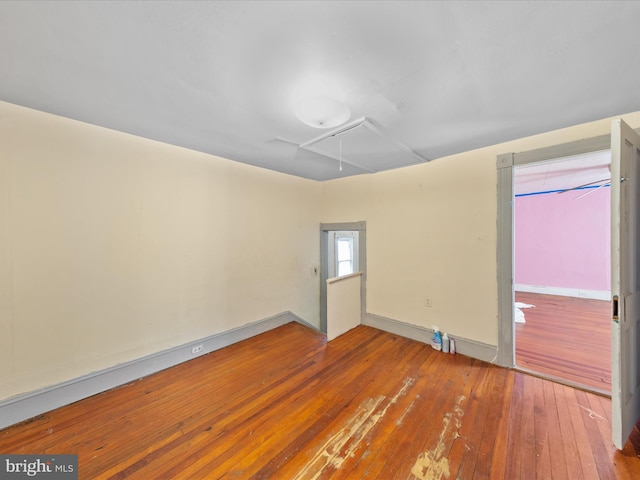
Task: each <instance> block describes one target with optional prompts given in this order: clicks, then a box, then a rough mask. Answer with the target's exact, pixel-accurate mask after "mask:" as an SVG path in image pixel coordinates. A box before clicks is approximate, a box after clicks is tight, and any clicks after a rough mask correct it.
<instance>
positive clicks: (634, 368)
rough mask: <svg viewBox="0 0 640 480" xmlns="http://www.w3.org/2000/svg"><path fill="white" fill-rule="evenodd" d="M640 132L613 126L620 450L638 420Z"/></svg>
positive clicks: (616, 437)
mask: <svg viewBox="0 0 640 480" xmlns="http://www.w3.org/2000/svg"><path fill="white" fill-rule="evenodd" d="M639 149H640V136H639V135H638V134H637V133H635V132H634V131H633V130H632V129H631V128H630V127H629V126H628V125H627V124H626V123H624V122H623V121H622V120H620V119H617V120H614V121H613V123H612V126H611V295H612V297H613V300H612V323H611V336H612V356H613V358H612V371H611V374H612V379H611V380H612V385H611V387H612V388H611V406H612V430H613V443H614V445H615V446H616V448H618V449H620V450H622V448H623V447H624V444H625V442H626V441H627V439H628V438H629V435H630V434H631V431H632V429H633V427H634V426H635V424H636V421H637V420H638V419H639V418H640V351H639V350H638V349H639V347H640V338H639V337H640V220H639V218H638V217H639V211H640V151H639Z"/></svg>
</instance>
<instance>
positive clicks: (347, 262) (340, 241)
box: [336, 237, 353, 277]
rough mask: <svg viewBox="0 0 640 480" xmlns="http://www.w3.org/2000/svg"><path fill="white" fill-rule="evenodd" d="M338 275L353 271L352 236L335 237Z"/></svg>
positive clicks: (348, 273)
mask: <svg viewBox="0 0 640 480" xmlns="http://www.w3.org/2000/svg"><path fill="white" fill-rule="evenodd" d="M336 250H337V255H336V261H337V269H336V270H337V272H338V276H339V277H342V276H343V275H350V274H352V273H353V238H344V237H342V238H340V237H336Z"/></svg>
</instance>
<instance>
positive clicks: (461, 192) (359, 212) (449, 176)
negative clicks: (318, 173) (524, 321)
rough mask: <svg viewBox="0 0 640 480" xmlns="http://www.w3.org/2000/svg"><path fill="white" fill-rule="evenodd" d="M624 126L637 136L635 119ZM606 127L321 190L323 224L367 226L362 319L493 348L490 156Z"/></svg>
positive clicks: (606, 128) (605, 124) (603, 124)
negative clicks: (402, 324) (437, 330)
mask: <svg viewBox="0 0 640 480" xmlns="http://www.w3.org/2000/svg"><path fill="white" fill-rule="evenodd" d="M623 118H625V120H626V121H628V123H630V124H631V125H632V126H633V127H634V128H638V127H640V112H638V113H635V114H632V115H625V116H623ZM610 126H611V122H610V120H608V119H607V120H602V121H598V122H593V123H589V124H586V125H581V126H577V127H572V128H567V129H562V130H558V131H554V132H550V133H545V134H541V135H536V136H534V137H529V138H526V139H521V140H516V141H513V142H508V143H504V144H501V145H495V146H492V147H487V148H483V149H479V150H475V151H471V152H466V153H463V154H460V155H454V156H451V157H447V158H443V159H438V160H433V161H431V162H429V163H426V164H422V165H417V166H412V167H407V168H402V169H398V170H393V171H388V172H381V173H377V174H373V175H363V176H358V177H349V178H345V179H339V180H333V181H329V182H325V183H324V184H323V191H322V192H323V197H322V198H323V217H322V221H323V222H327V223H329V222H349V221H355V220H364V221H366V222H367V300H366V302H367V303H366V304H367V312H368V313H371V314H375V315H379V316H382V317H386V318H390V319H393V320H398V321H401V322H406V323H409V324H413V325H418V326H421V327H426V328H431V326H433V325H437V326H438V327H440V329H441V330H443V331H446V332H448V333H451V334H453V335H454V336H460V337H464V338H466V339H470V340H474V341H476V342H482V343H484V344H487V345H492V346H497V344H498V293H497V292H498V290H497V286H498V285H497V255H496V253H497V203H496V202H497V169H496V157H497V155H499V154H502V153H508V152H522V151H528V150H532V149H536V148H541V147H545V146H551V145H557V144H562V143H566V142H570V141H575V140H579V139H583V138H589V137H593V136H597V135H603V134H607V133H609V132H610ZM427 134H428V132H427V133H425V135H427ZM427 299H429V300H430V301H431V305H432V306H431V307H426V306H425V301H426V300H427Z"/></svg>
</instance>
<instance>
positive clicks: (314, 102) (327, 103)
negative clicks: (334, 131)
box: [294, 95, 351, 128]
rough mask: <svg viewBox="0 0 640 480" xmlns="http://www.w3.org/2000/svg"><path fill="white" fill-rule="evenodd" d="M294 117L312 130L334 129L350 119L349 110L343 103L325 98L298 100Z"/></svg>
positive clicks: (314, 97)
mask: <svg viewBox="0 0 640 480" xmlns="http://www.w3.org/2000/svg"><path fill="white" fill-rule="evenodd" d="M294 111H295V114H296V116H297V117H298V118H299V119H300V120H301V121H302V122H303V123H305V124H306V125H309V126H310V127H314V128H335V127H339V126H340V125H342V124H343V123H345V122H346V121H347V120H349V118H350V117H351V109H350V108H349V107H348V106H346V105H345V104H344V103H342V102H339V101H338V100H335V99H333V98H330V97H326V96H319V95H318V96H311V97H307V98H303V99H300V100H299V102H298V104H297V105H296V107H295V108H294Z"/></svg>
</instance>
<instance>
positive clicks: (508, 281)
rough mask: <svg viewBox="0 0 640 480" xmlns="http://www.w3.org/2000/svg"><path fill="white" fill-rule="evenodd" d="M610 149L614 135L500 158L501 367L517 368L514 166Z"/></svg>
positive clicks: (499, 339)
mask: <svg viewBox="0 0 640 480" xmlns="http://www.w3.org/2000/svg"><path fill="white" fill-rule="evenodd" d="M610 149H611V135H610V134H607V135H600V136H597V137H592V138H587V139H583V140H577V141H574V142H569V143H563V144H560V145H553V146H550V147H543V148H539V149H536V150H529V151H526V152H520V153H504V154H501V155H498V158H497V163H496V166H497V169H498V242H497V243H498V251H497V261H498V332H499V334H498V357H497V359H496V361H497V363H498V365H501V366H503V367H508V368H512V367H514V366H515V328H514V323H513V305H514V290H513V277H514V257H513V242H514V231H513V226H514V221H513V216H514V208H513V200H514V196H513V177H514V167H517V166H521V165H527V164H530V163H537V162H543V161H546V160H556V159H561V158H563V157H571V156H575V155H581V154H585V153H592V152H598V151H602V150H610Z"/></svg>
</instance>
